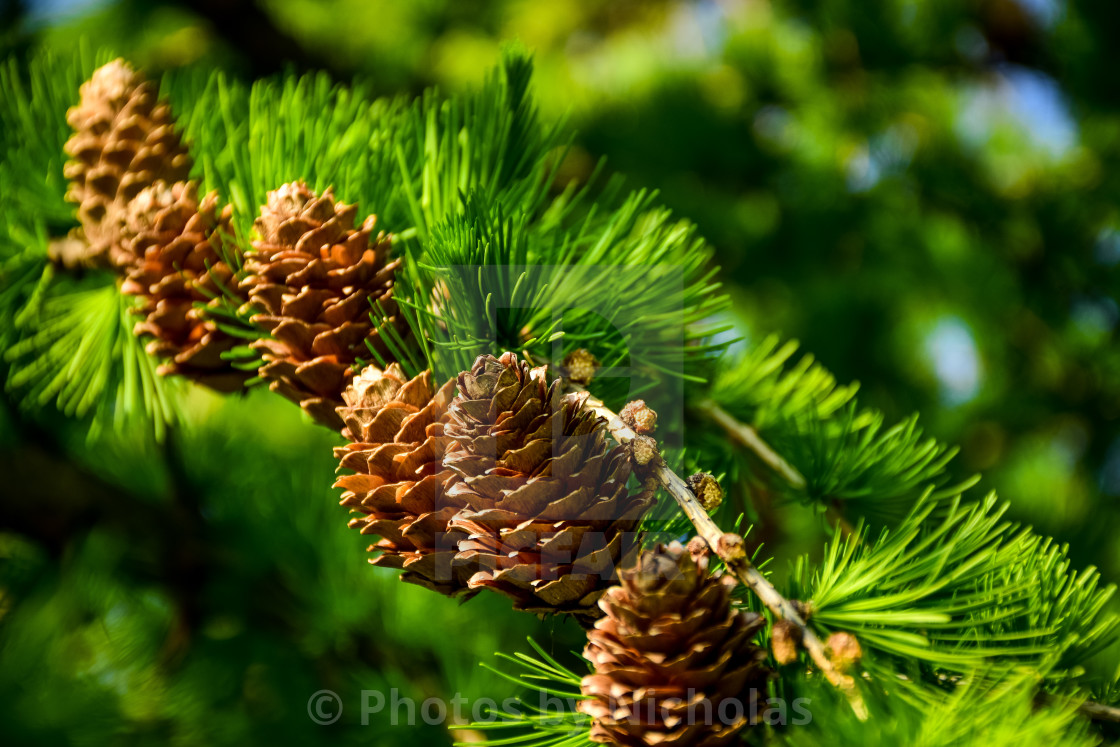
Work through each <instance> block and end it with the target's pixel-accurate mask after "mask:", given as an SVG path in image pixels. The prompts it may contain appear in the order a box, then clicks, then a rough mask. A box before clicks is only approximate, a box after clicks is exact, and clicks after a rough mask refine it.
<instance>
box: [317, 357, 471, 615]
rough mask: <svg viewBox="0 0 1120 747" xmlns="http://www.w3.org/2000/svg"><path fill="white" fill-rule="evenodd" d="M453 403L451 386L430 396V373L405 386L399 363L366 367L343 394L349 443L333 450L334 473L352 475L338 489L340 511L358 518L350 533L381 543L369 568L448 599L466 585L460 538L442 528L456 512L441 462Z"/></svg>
mask: <svg viewBox="0 0 1120 747" xmlns="http://www.w3.org/2000/svg"><path fill="white" fill-rule="evenodd" d="M454 396H455V382H454V380H449V381H448V382H447V383H446V384H444V385H443V386H442V387H440V388H439V389H435V388H434V387H433V386H432V375H431V372H430V371H425V372H424V373H422V374H420V375H419V376H417V377H415V378H413V379H408V378H407V377H406V376H405V375H404V373H403V372H402V371H401V368H400V366H399V365H397V364H396V363H392V364H390V365H389V367H388V368H386V369H385V370H384V371H381V370H379V369H378V368H376V367H374V366H368V367H366V368H365V369H364V370H363V371H362V372H361V374H359V375H358V376H356V377H355V378H354V380H353V381H351V382H350V385H349V386H348V387H346V389H345V391H343V393H342V399H343V400H344V401H345V403H346V404H345V405H344V406H343V407H340V408H338V415H339V417H341V418H342V420H343V422H344V423H345V424H346V426H345V428H344V430H343V431H342V435H343V436H345V437H346V438H347V440H349V441H351V443H349V444H347V445H346V446H341V447H338V448H336V449H335V450H334V455H335V458H336V459H338V460H339V469H340V470H343V469H348V470H352V471H353V472H355V473H356V474H353V475H345V476H343V477H340V478H338V481H337V482H335V487H338V488H343V489H344V490H345V491H346V492H344V493H343V495H342V501H341V505H343V506H346V507H348V508H350V509H352V510H353V511H354V512H355V513H357V514H358V516H356V517H355V518H353V519H351V521H350V526H351V527H353V528H355V529H359V530H360V531H361V532H362V534H376V535H379V536H380V537H381V539H380V540H379V541H378V542H376V543H375V544H373V545H370V547H369V551H370V552H372V553H377V555H376V556H375V557H373V558H371V559H370V561H369V562H370V563H372V564H373V565H377V566H385V567H389V568H399V569H401V570H403V571H404V573H403V574H402V575H401V578H403V579H404V580H405V581H410V582H412V583H415V584H419V585H421V586H425V587H427V588H429V589H433V590H435V591H438V592H440V593H441V594H447V595H453V594H458V593H461V592H464V591H465V590H466V581H467V579H466V578H465V577H464V576H463V575H462V574H461V573H458V572H456V571H454V570H453V569H452V566H451V561H452V558H453V557H454V555H455V552H456V546H455V541H456V539H458V538H460V537H462V536H463V535H462V533H460V532H456V531H451V530H449V528H448V526H447V524H448V522H449V521H450V520H451V518H452V517H453V516H454V515H455V512H456V511H457V507H456V506H454V505H452V504H451V503H449V502H448V501H447V500H446V499H445V496H444V491H445V485H446V483H447V482H448V481H449V480H450V479H453V475H452V473H451V472H449V471H448V470H446V469H444V467H443V461H442V460H443V455H444V453H445V452H446V451H447V449H448V448H452V447H453V442H452V441H451V439H450V438H448V437H446V436H445V435H444V433H443V427H444V421H445V420H446V415H447V406H448V405H449V404H450V403H451V399H452V397H454Z"/></svg>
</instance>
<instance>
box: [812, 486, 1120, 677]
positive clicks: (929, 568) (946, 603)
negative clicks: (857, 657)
mask: <svg viewBox="0 0 1120 747" xmlns="http://www.w3.org/2000/svg"><path fill="white" fill-rule="evenodd" d="M937 507H938V504H937V502H936V501H933V500H932V499H930V498H926V499H925V500H924V501H923V502H921V503H920V504H919V505H918V506H917V507H915V510H914V511H913V512H912V513H911V515H910V516H908V517H907V518H906V520H905V521H903V522H902V523H901V524H900V525H899V526H898V527H896V528H894V529H883V530H882V531H881V532H880V533H879V534H878V536H877V537H875V538H874V539H873V538H872V537H871V536H869V533H868V531H867V529H865V528H861V529H859V530H857V531H856V532H854V533H852V534H851V535H849V536H848V537H846V538H837V539H834V540H833V541H832V542H831V543H829V545H828V546H827V548H826V549H825V554H824V557H823V559H822V560H821V562H820V563H811V562H810V561H809V559H808V558H802V559H801V560H800V561H798V563H797V565H796V567H795V569H794V570H793V574H792V576H793V580H792V583H791V588H790V595H791V596H792V597H794V598H798V599H811V600H812V613H811V618H810V622H811V624H812V625H813V626H814V627H815V628H818V629H819V630H820V631H822V632H823V633H828V632H831V631H834V630H846V631H849V632H851V633H854V634H855V635H856V636H857V638H858V639H859V640H860V643H861V645H862V646H863V648H864V650H865V651H866V652H869V653H870V656H869V657H868V661H867V662H866V666H867V668H868V670H869V671H873V672H877V673H879V674H880V675H881V676H883V677H887V678H889V677H891V676H892V675H893V673H895V672H899V673H905V674H907V675H908V676H909V678H910V679H911V680H916V679H917V678H919V677H921V678H927V679H929V680H931V681H938V680H939V678H940V677H941V676H942V675H943V674H944V673H945V672H952V673H960V674H967V673H969V672H973V671H976V670H978V669H981V668H983V667H985V666H990V665H991V664H992V663H993V662H997V661H998V662H1001V663H1004V664H1006V663H1010V662H1019V663H1022V664H1023V665H1025V666H1034V667H1035V668H1036V669H1042V668H1043V666H1042V665H1043V664H1044V663H1045V662H1047V661H1048V660H1050V659H1053V658H1056V659H1057V661H1056V662H1055V664H1054V666H1053V667H1052V668H1050V667H1047V669H1049V671H1048V674H1047V676H1048V677H1050V678H1053V679H1066V678H1071V677H1076V676H1077V675H1079V674H1080V673H1081V672H1080V670H1079V669H1078V665H1079V664H1081V663H1083V662H1084V661H1086V660H1087V659H1089V658H1090V657H1092V656H1093V655H1094V654H1096V653H1097V652H1099V651H1100V650H1101V649H1102V648H1104V647H1106V646H1107V645H1108V644H1109V643H1110V642H1111V641H1112V640H1114V638H1115V633H1116V625H1117V619H1116V617H1115V616H1114V615H1111V614H1109V613H1107V612H1106V611H1105V607H1106V605H1107V603H1108V600H1109V599H1110V598H1111V597H1112V595H1113V594H1114V593H1115V587H1114V586H1108V587H1105V588H1100V576H1099V574H1098V573H1097V571H1096V569H1093V568H1088V569H1086V570H1084V571H1082V572H1081V573H1072V572H1071V570H1070V563H1069V560H1068V558H1067V556H1066V552H1067V551H1066V549H1065V548H1061V547H1057V546H1056V545H1055V543H1054V542H1053V541H1052V540H1050V539H1048V538H1044V537H1040V536H1038V535H1036V534H1034V533H1032V532H1030V531H1029V530H1025V529H1017V528H1016V527H1015V525H1014V524H1012V523H1010V522H1007V521H1005V520H1004V519H1003V514H1004V513H1005V511H1006V509H1007V507H1006V505H1003V506H1000V505H998V504H997V502H996V498H995V496H994V495H989V496H988V497H987V498H986V499H984V500H983V501H981V502H979V503H975V504H966V503H963V502H961V501H960V499H957V500H954V501H952V502H951V503H950V504H949V506H948V507H947V509H946V510H945V512H944V516H943V518H941V519H939V520H936V521H930V520H929V519H930V518H931V515H933V513H934V510H935V508H937Z"/></svg>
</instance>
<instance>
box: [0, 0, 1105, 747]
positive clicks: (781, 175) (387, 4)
mask: <svg viewBox="0 0 1120 747" xmlns="http://www.w3.org/2000/svg"><path fill="white" fill-rule="evenodd" d="M1117 30H1120V5H1118V4H1116V3H1114V2H1109V1H1108V0H1103V1H1101V2H1073V1H1072V0H858V2H857V1H856V0H827V1H826V0H818V1H816V2H814V1H812V0H770V1H768V0H616V2H610V3H602V2H598V1H595V0H548V2H539V1H534V0H492V1H490V2H467V1H465V0H413V1H411V2H398V1H394V0H323V1H319V0H259V1H257V2H251V1H249V0H203V1H201V2H195V3H191V2H158V1H148V0H121V1H120V2H105V1H97V2H81V1H78V2H75V1H74V0H37V1H30V0H24V1H23V2H19V1H16V2H12V1H11V0H6V1H5V2H3V3H0V48H2V49H3V51H4V53H5V54H15V55H23V54H27V53H29V51H30V50H32V49H34V48H36V47H37V46H38V45H42V44H46V45H50V46H55V47H62V48H67V47H72V46H75V45H77V44H79V43H82V40H87V41H89V42H92V43H93V44H97V45H105V46H107V47H109V48H111V49H113V50H115V51H116V52H118V53H120V54H122V55H124V56H126V57H128V58H129V59H130V60H132V61H133V62H135V63H136V64H138V65H139V66H141V67H144V68H146V69H147V70H149V71H150V72H153V73H158V72H159V71H161V70H167V69H171V68H176V67H180V66H185V65H193V64H205V65H212V66H218V67H221V68H224V69H226V70H228V71H230V72H231V73H232V74H234V75H237V76H241V77H244V78H245V79H252V78H256V77H259V76H265V75H272V74H278V73H282V72H285V71H304V70H319V69H322V70H327V71H329V72H330V73H331V74H332V75H333V76H334V77H335V78H336V79H338V80H340V81H349V80H351V79H354V78H360V79H362V80H363V81H365V82H367V83H368V84H370V85H371V86H372V87H373V88H374V89H375V90H376V91H378V92H381V93H385V94H396V93H402V92H404V93H418V92H419V91H421V90H423V89H424V88H425V87H428V86H433V85H434V86H439V87H440V88H441V89H442V90H446V91H456V90H460V89H463V88H464V87H468V86H472V85H475V84H477V83H479V82H480V81H481V78H482V76H483V74H484V72H485V71H486V70H487V68H489V67H490V66H491V65H493V64H494V63H495V62H496V61H497V59H498V54H499V48H500V45H501V43H502V42H503V41H505V40H508V39H519V40H521V41H522V42H523V43H524V44H525V45H526V46H527V47H529V48H530V49H531V50H533V51H534V53H535V59H536V64H537V76H536V79H535V86H534V89H535V94H536V96H537V99H538V101H539V104H540V106H541V109H542V112H543V114H544V115H545V117H546V118H558V117H567V118H568V123H569V126H570V128H571V129H572V130H573V131H574V132H575V142H576V148H575V149H574V150H573V152H572V154H571V155H570V156H569V158H568V159H567V161H566V162H565V163H564V165H563V170H564V174H565V175H566V176H568V177H570V178H574V179H579V178H583V177H586V176H587V175H589V174H590V172H591V170H592V169H593V168H594V166H595V164H596V163H597V162H598V161H599V160H600V159H601V158H606V161H607V166H608V167H609V168H611V169H613V170H617V171H620V172H623V173H624V174H626V175H627V176H628V178H629V183H630V184H631V186H648V187H653V188H656V189H658V190H660V193H661V198H662V199H663V200H664V201H665V202H666V203H667V204H668V205H669V206H670V207H671V208H672V209H673V210H674V211H675V212H676V213H678V214H679V215H682V216H686V217H689V218H691V219H692V220H694V221H695V222H696V223H698V225H699V227H700V230H701V232H702V234H703V235H705V236H706V237H707V238H708V239H709V240H710V242H711V243H712V245H713V246H714V247H715V249H716V251H717V255H718V260H719V262H720V264H721V266H722V268H723V269H722V273H721V279H722V281H723V282H724V283H725V285H726V287H727V288H728V289H729V290H730V292H731V294H732V296H733V298H734V301H735V303H734V307H733V308H734V310H733V314H734V318H733V321H734V322H735V323H736V331H737V336H740V337H742V338H743V341H742V342H740V343H736V344H750V342H751V341H752V340H754V341H757V340H759V339H761V337H762V336H764V335H765V334H768V333H770V332H778V333H780V334H782V335H783V336H784V337H787V338H796V339H799V340H801V342H802V344H803V348H804V349H805V350H808V351H811V352H812V353H813V354H814V355H815V356H816V357H817V358H818V359H819V360H820V361H821V362H822V363H823V364H824V365H825V366H826V367H828V368H829V369H830V370H831V371H832V372H834V373H835V374H836V375H837V377H838V379H839V380H840V381H852V380H858V381H859V382H861V385H862V386H861V401H862V402H863V404H865V405H869V406H873V407H877V408H879V409H881V410H883V411H884V412H885V413H886V415H887V419H888V421H897V420H899V419H901V418H902V417H905V416H907V415H909V414H910V413H912V412H915V411H918V412H920V413H921V414H922V422H923V423H924V425H925V427H926V429H927V430H928V431H929V432H930V433H931V434H932V435H935V436H937V437H938V438H939V439H940V440H943V441H947V442H950V443H956V444H959V445H960V447H961V452H960V455H959V457H958V458H957V460H956V461H955V465H956V466H955V469H956V470H957V472H958V473H959V475H960V476H966V475H969V474H972V473H974V472H982V473H983V474H984V483H983V485H984V486H986V487H990V488H992V489H995V490H997V491H998V492H999V493H1000V494H1001V495H1002V496H1003V497H1004V498H1006V499H1009V500H1011V501H1012V515H1013V517H1014V518H1015V519H1018V520H1021V521H1023V522H1026V523H1029V524H1032V525H1033V526H1035V527H1036V528H1037V529H1038V530H1039V531H1041V532H1043V533H1047V534H1052V535H1054V536H1055V537H1057V538H1058V539H1059V540H1060V541H1061V542H1066V543H1069V544H1070V550H1071V555H1072V558H1073V560H1074V562H1075V564H1077V565H1078V566H1080V567H1085V566H1089V565H1095V566H1098V567H1099V568H1101V569H1102V571H1103V573H1104V574H1105V577H1106V580H1109V581H1114V582H1115V581H1117V580H1120V541H1118V540H1117V538H1116V534H1117V531H1118V529H1120V348H1118V346H1117V331H1116V325H1117V322H1118V321H1120V307H1118V306H1117V298H1118V291H1120V168H1118V166H1120V75H1117V72H1116V71H1117V70H1120V47H1118V45H1117V44H1116V42H1115V36H1116V32H1117ZM183 396H185V397H192V398H195V399H197V402H194V403H192V406H191V408H190V409H191V411H192V412H193V413H194V417H195V418H196V420H197V421H198V422H197V425H198V427H197V428H195V429H193V430H192V431H191V432H190V433H189V434H182V435H178V436H173V437H172V438H170V439H169V440H168V441H167V442H166V443H165V444H163V445H160V446H155V445H152V444H150V443H148V442H147V440H145V439H144V438H141V437H139V436H137V437H136V438H135V439H133V440H129V439H117V440H114V441H112V442H104V443H101V444H100V445H97V444H95V445H93V446H91V445H89V443H88V442H87V441H86V439H85V432H84V429H83V426H82V424H79V423H70V422H67V421H65V420H64V419H61V418H56V419H53V420H52V419H47V420H43V419H32V418H29V417H28V416H26V415H25V414H21V413H20V411H19V410H18V408H17V406H16V405H17V404H18V403H16V402H14V401H12V400H11V399H8V400H7V401H6V402H5V403H4V411H3V416H2V420H0V469H3V470H4V473H5V474H6V475H8V479H6V481H5V482H6V484H5V487H4V488H0V492H2V493H4V495H5V497H4V500H3V505H2V508H0V528H2V529H3V532H2V533H0V568H2V571H0V588H2V589H3V592H2V594H3V596H2V597H0V600H2V601H0V615H3V616H4V617H3V618H0V647H2V648H0V656H2V658H3V667H2V672H0V732H7V733H8V736H10V737H13V738H15V739H16V740H17V741H8V740H5V741H6V743H8V744H16V743H25V742H36V743H44V744H58V743H73V744H81V743H90V744H99V743H103V742H104V741H106V740H111V741H114V742H118V743H122V744H125V743H127V744H149V743H152V744H157V743H158V744H166V743H179V744H200V743H206V744H219V743H221V744H227V743H228V744H233V743H238V744H244V743H258V742H261V743H263V742H266V741H267V742H271V743H277V742H281V743H287V742H289V741H293V742H294V741H298V742H301V743H319V742H322V743H327V742H330V743H334V744H340V743H341V744H348V743H355V744H357V743H365V744H379V745H380V744H441V743H449V742H450V741H451V739H452V738H453V737H452V735H451V734H450V732H449V731H448V730H447V729H446V728H445V727H444V726H426V725H424V724H423V722H421V723H420V725H419V726H418V727H416V728H415V729H402V728H389V727H388V726H387V724H386V723H385V722H384V720H383V718H384V717H385V714H382V715H375V716H373V717H371V723H370V724H369V725H368V726H362V725H361V724H360V723H359V722H358V714H357V711H358V710H359V706H360V695H359V694H360V691H361V690H362V689H363V688H364V689H382V690H385V691H388V690H389V689H391V688H393V687H396V688H398V689H399V690H400V692H401V694H402V696H403V695H407V696H409V697H413V698H416V699H417V700H423V699H424V698H426V697H436V696H438V697H444V698H450V697H451V696H452V695H453V694H455V693H462V694H463V695H464V696H466V697H468V698H471V699H477V698H479V697H484V696H488V697H492V698H495V699H497V700H499V701H500V700H501V699H502V698H505V697H508V696H509V695H512V694H513V693H514V692H515V688H514V686H513V685H511V684H509V683H506V682H504V681H502V680H501V679H500V678H498V677H497V676H496V675H494V674H493V673H491V672H489V671H488V670H486V669H484V668H482V667H480V666H479V662H480V661H483V662H490V661H491V659H492V654H493V652H494V651H496V650H499V649H500V650H510V651H514V650H526V649H527V646H526V645H525V644H524V643H523V641H524V637H525V636H528V635H533V636H535V637H537V638H539V639H541V640H549V639H550V640H552V641H553V642H552V643H550V644H549V645H550V646H551V647H552V648H553V649H554V650H555V651H557V652H558V653H559V652H564V651H568V650H571V649H575V648H578V647H579V634H578V630H576V629H574V628H570V627H568V626H566V625H563V624H560V623H556V622H548V623H539V622H537V621H536V620H534V619H524V618H525V616H523V615H518V614H515V613H512V612H511V611H510V610H508V609H507V607H508V605H507V604H506V603H505V602H504V601H503V600H492V599H476V600H474V601H472V602H470V603H469V605H467V606H466V607H460V606H458V605H456V604H455V603H454V602H450V601H447V600H443V599H436V598H433V596H434V595H431V594H428V593H425V592H424V591H422V590H419V589H413V588H411V587H408V586H406V585H403V584H400V583H398V582H397V581H396V580H395V579H394V578H392V577H391V576H390V575H387V574H382V573H378V572H374V571H373V570H372V569H369V568H366V567H364V565H363V564H362V563H361V562H360V557H359V556H360V549H361V548H362V547H363V546H364V543H363V542H362V540H361V538H359V537H357V535H356V534H354V533H350V532H348V531H347V530H346V528H345V525H344V521H343V518H342V516H341V515H340V512H339V510H338V509H337V507H336V506H335V505H334V504H335V495H334V492H333V491H331V490H329V489H328V488H327V487H326V486H325V481H326V476H329V475H330V473H331V470H332V469H333V467H334V463H333V460H332V459H331V456H330V446H331V445H332V443H333V439H332V437H331V435H330V434H329V433H325V432H322V433H320V432H319V430H320V429H315V428H311V427H309V426H307V425H306V424H305V423H303V422H302V421H301V420H300V418H299V416H298V414H297V413H295V412H291V411H292V410H294V409H295V408H291V407H290V406H288V405H287V404H286V403H282V402H279V403H278V402H273V400H272V398H270V397H268V396H263V397H262V396H260V395H254V396H250V397H247V398H244V399H239V400H231V401H223V400H218V399H216V398H212V397H210V396H208V395H206V394H205V393H201V392H195V391H184V393H183ZM297 461H298V464H299V465H300V467H299V469H298V470H292V469H286V468H280V467H278V465H290V464H294V463H297ZM17 486H18V489H16V487H17ZM798 521H800V523H798ZM816 531H819V527H816V526H814V525H813V524H812V522H808V523H807V522H805V521H804V520H795V519H791V523H790V524H789V525H788V526H787V527H786V529H785V533H786V535H787V537H786V539H788V540H789V542H788V544H789V545H790V547H793V548H794V549H797V550H800V549H802V547H801V546H802V544H805V545H812V544H815V545H816V546H818V547H819V544H820V543H819V542H816V543H811V542H802V541H799V540H804V536H803V535H804V533H812V532H816ZM781 539H782V538H781V537H780V536H779V537H773V536H770V541H771V542H774V543H775V546H776V547H778V548H779V549H780V548H781V547H782V546H783V545H782V543H781ZM480 620H483V621H485V624H479V621H480ZM449 631H450V634H449ZM1113 653H1115V652H1113ZM1100 667H1101V668H1102V669H1104V670H1108V669H1109V668H1111V670H1112V671H1115V669H1116V657H1115V656H1112V657H1111V658H1106V659H1105V660H1104V661H1102V662H1101V663H1100ZM321 688H329V689H332V690H335V691H337V692H339V694H340V696H341V697H342V698H343V702H344V705H345V706H346V707H347V710H346V711H345V712H344V715H343V717H342V718H341V719H340V720H339V722H338V723H336V724H335V725H333V726H330V727H320V726H316V725H315V724H314V723H312V722H311V720H310V719H309V718H308V716H307V712H306V701H307V697H308V696H309V695H310V694H311V693H313V692H315V691H316V690H319V689H321ZM472 737H473V735H472V733H470V732H460V733H459V734H458V738H459V739H470V738H472Z"/></svg>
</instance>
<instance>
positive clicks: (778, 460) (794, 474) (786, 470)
mask: <svg viewBox="0 0 1120 747" xmlns="http://www.w3.org/2000/svg"><path fill="white" fill-rule="evenodd" d="M699 406H700V410H701V411H702V412H704V413H705V414H707V415H708V417H710V418H711V419H712V420H713V421H715V423H716V424H717V425H719V427H721V428H723V430H724V432H726V433H727V435H728V436H729V437H730V438H731V440H732V441H734V442H735V443H737V444H739V445H740V446H743V447H744V448H746V449H748V450H750V451H751V452H753V453H754V455H755V456H757V457H758V458H759V459H760V460H761V461H762V462H763V464H765V465H766V466H768V467H770V469H772V470H774V471H775V472H776V473H778V475H780V476H781V478H782V479H783V480H785V481H786V482H787V483H789V484H790V486H791V487H793V488H795V489H797V490H803V489H804V488H805V478H804V477H803V476H802V474H801V473H800V472H798V471H797V469H796V468H794V466H793V465H791V464H790V463H789V462H787V461H786V460H785V459H783V458H782V455H781V454H779V453H778V452H776V451H774V450H773V449H772V448H770V445H769V444H768V443H766V442H765V441H763V440H762V437H761V436H759V435H758V431H756V430H755V429H754V428H753V427H751V426H749V425H747V424H746V423H741V422H739V421H738V420H737V419H735V417H733V416H732V415H730V414H729V413H728V412H727V411H726V410H724V409H723V408H722V407H720V406H719V405H717V404H716V403H715V402H713V401H712V400H710V399H708V400H704V401H703V402H701V403H700V405H699Z"/></svg>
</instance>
